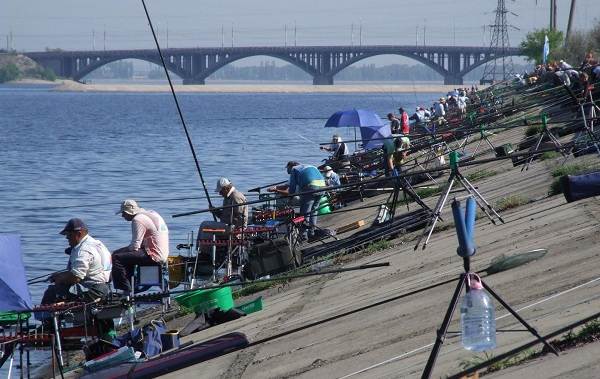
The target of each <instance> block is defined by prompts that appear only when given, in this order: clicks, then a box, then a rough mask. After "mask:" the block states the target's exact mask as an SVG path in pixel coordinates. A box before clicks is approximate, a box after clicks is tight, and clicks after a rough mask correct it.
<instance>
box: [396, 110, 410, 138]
mask: <svg viewBox="0 0 600 379" xmlns="http://www.w3.org/2000/svg"><path fill="white" fill-rule="evenodd" d="M398 111H399V112H400V132H401V133H402V134H404V135H408V133H409V132H410V125H409V123H408V113H406V112H405V111H404V108H402V107H400V108H398Z"/></svg>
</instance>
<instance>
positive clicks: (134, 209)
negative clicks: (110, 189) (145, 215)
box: [115, 199, 142, 216]
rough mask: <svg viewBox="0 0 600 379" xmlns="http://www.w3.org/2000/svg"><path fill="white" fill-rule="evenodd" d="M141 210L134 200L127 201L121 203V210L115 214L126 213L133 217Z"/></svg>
mask: <svg viewBox="0 0 600 379" xmlns="http://www.w3.org/2000/svg"><path fill="white" fill-rule="evenodd" d="M141 210H142V208H140V206H139V205H138V203H137V202H136V201H135V200H132V199H127V200H123V202H122V203H121V209H119V211H118V212H117V213H115V214H121V213H127V214H128V215H130V216H134V215H136V214H137V213H139V212H140V211H141Z"/></svg>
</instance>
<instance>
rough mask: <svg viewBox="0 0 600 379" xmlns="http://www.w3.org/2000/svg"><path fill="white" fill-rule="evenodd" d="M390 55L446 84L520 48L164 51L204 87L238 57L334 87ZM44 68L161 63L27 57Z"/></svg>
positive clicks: (78, 71) (114, 54) (147, 57)
mask: <svg viewBox="0 0 600 379" xmlns="http://www.w3.org/2000/svg"><path fill="white" fill-rule="evenodd" d="M384 54H392V55H401V56H404V57H408V58H412V59H414V60H416V61H417V62H420V63H423V64H424V65H426V66H428V67H430V68H431V69H433V70H435V71H436V72H437V73H439V74H440V75H442V76H443V77H444V84H462V83H463V76H464V75H465V74H466V73H468V72H469V71H471V70H473V69H474V68H476V67H478V66H480V65H482V64H484V63H486V62H489V61H491V60H494V59H496V58H500V57H502V56H518V55H521V50H520V49H519V48H508V49H505V50H504V51H493V50H490V48H489V47H474V46H393V45H378V46H293V47H224V48H177V49H164V50H163V55H164V57H165V61H166V64H167V68H168V70H169V71H170V72H172V73H174V74H175V75H177V76H179V77H180V78H182V79H183V83H184V84H204V82H205V80H206V78H208V77H209V76H210V75H211V74H213V73H214V72H215V71H217V70H219V69H220V68H222V67H224V66H226V65H228V64H230V63H232V62H235V61H237V60H239V59H243V58H248V57H253V56H260V55H266V56H270V57H273V58H279V59H282V60H284V61H286V62H289V63H290V64H293V65H294V66H297V67H299V68H300V69H302V70H303V71H305V72H306V73H308V74H309V75H310V76H312V78H313V84H317V85H327V84H333V77H334V76H335V75H336V74H337V73H338V72H340V71H342V70H343V69H344V68H346V67H348V66H350V65H351V64H354V63H356V62H358V61H360V60H363V59H365V58H369V57H374V56H377V55H384ZM25 55H26V56H28V57H30V58H31V59H33V60H35V61H36V62H38V63H39V64H41V65H42V66H44V67H47V68H51V69H52V70H54V72H55V73H56V74H57V75H59V76H61V77H65V78H72V79H75V80H80V79H82V78H83V77H84V76H86V75H87V74H89V73H90V72H92V71H94V70H96V69H97V68H99V67H101V66H103V65H105V64H107V63H110V62H114V61H118V60H121V59H140V60H144V61H148V62H152V63H156V64H158V65H160V64H161V63H160V57H159V55H158V52H157V51H156V50H103V51H47V52H31V53H25Z"/></svg>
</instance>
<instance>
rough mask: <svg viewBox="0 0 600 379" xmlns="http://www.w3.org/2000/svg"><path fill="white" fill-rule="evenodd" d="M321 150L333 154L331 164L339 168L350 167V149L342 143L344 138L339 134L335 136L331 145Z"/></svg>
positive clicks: (322, 147)
mask: <svg viewBox="0 0 600 379" xmlns="http://www.w3.org/2000/svg"><path fill="white" fill-rule="evenodd" d="M320 149H321V150H325V151H331V152H333V155H332V156H331V157H330V160H331V164H332V165H335V166H336V167H337V168H341V167H348V166H350V161H349V160H348V155H350V150H349V149H348V145H346V143H345V142H343V141H342V137H340V136H339V135H338V134H334V135H333V137H332V138H331V145H329V146H321V147H320Z"/></svg>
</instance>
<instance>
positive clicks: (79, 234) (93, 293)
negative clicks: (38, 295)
mask: <svg viewBox="0 0 600 379" xmlns="http://www.w3.org/2000/svg"><path fill="white" fill-rule="evenodd" d="M60 234H62V235H64V236H65V238H66V239H67V241H68V242H69V248H68V249H67V250H65V252H66V253H67V254H69V262H68V264H67V269H66V270H65V271H59V272H55V273H54V274H52V275H50V281H52V282H53V283H54V284H52V285H50V286H48V289H46V291H45V292H44V296H43V297H42V304H53V303H56V302H59V301H75V300H79V301H84V302H91V301H94V300H96V299H104V298H106V297H107V296H108V294H109V292H110V290H109V287H108V282H109V281H110V271H111V256H110V252H109V251H108V249H107V248H106V246H104V244H103V243H102V242H101V241H99V240H97V239H94V238H92V236H90V235H89V234H88V227H87V225H86V224H85V223H84V222H83V220H81V219H80V218H72V219H70V220H69V221H68V222H67V224H66V225H65V227H64V228H63V230H62V231H61V232H60ZM76 284H79V285H81V286H82V287H83V288H84V289H85V291H82V292H79V293H77V294H73V293H71V292H69V290H70V289H71V287H72V286H73V285H76Z"/></svg>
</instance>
